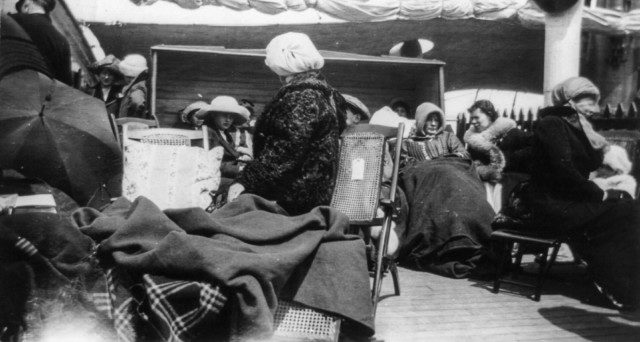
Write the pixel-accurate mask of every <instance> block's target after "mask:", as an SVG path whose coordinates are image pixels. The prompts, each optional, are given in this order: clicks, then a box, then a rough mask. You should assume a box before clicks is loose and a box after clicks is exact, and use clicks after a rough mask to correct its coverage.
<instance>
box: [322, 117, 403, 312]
mask: <svg viewBox="0 0 640 342" xmlns="http://www.w3.org/2000/svg"><path fill="white" fill-rule="evenodd" d="M370 127H373V126H370ZM403 133H404V124H402V123H401V124H400V125H399V126H398V129H397V133H396V137H395V138H396V139H397V141H396V142H395V151H394V154H393V157H394V163H393V172H392V176H391V187H390V193H389V198H381V189H382V178H383V177H382V176H383V172H384V171H383V168H384V163H385V160H384V156H385V154H386V153H385V151H386V148H387V140H388V138H389V134H387V135H384V134H382V133H380V132H375V129H373V131H363V130H361V131H359V132H354V133H348V134H346V135H344V137H343V138H342V144H341V147H340V161H339V165H338V177H337V179H336V186H335V190H334V194H333V198H332V200H331V206H332V207H333V208H335V209H337V210H338V211H340V212H342V213H344V214H345V215H347V216H348V217H349V221H350V224H351V225H355V226H360V227H370V226H376V225H382V230H381V233H380V237H379V238H378V241H377V249H376V260H375V264H374V278H373V288H372V291H371V292H372V293H371V297H372V301H373V308H374V315H375V312H376V309H377V305H378V300H379V297H380V288H381V285H382V276H383V274H384V270H385V268H387V267H388V269H389V272H390V273H391V276H392V279H393V285H394V290H395V294H396V295H400V284H399V281H398V272H397V268H396V264H395V262H394V260H393V259H392V258H389V256H387V245H388V243H389V235H390V233H391V220H392V218H393V216H394V215H395V214H397V213H396V212H395V209H394V203H395V195H396V190H397V187H398V170H399V164H400V148H401V146H402V136H403ZM380 206H381V207H382V210H383V213H384V215H383V217H382V218H379V217H377V215H376V213H377V211H378V208H379V207H380Z"/></svg>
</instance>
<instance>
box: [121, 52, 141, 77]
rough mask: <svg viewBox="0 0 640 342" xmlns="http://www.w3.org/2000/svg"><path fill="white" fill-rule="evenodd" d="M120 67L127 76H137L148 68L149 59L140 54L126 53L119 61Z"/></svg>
mask: <svg viewBox="0 0 640 342" xmlns="http://www.w3.org/2000/svg"><path fill="white" fill-rule="evenodd" d="M118 68H119V69H120V72H122V74H123V75H125V76H127V77H137V76H138V75H140V73H141V72H143V71H145V70H147V59H146V58H144V56H142V55H138V54H131V55H126V56H125V57H124V59H123V60H122V61H121V62H120V63H118Z"/></svg>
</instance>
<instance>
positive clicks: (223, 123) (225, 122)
mask: <svg viewBox="0 0 640 342" xmlns="http://www.w3.org/2000/svg"><path fill="white" fill-rule="evenodd" d="M213 115H214V117H213V124H214V125H215V126H216V128H217V129H219V130H223V131H224V130H227V129H229V127H231V125H232V124H233V115H232V114H231V113H213Z"/></svg>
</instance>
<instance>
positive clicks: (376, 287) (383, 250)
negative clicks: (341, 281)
mask: <svg viewBox="0 0 640 342" xmlns="http://www.w3.org/2000/svg"><path fill="white" fill-rule="evenodd" d="M389 229H391V215H385V218H384V222H383V224H382V231H381V232H380V238H379V239H378V254H377V255H376V264H375V272H374V278H373V289H372V291H373V293H372V294H371V295H372V298H371V299H372V302H373V317H374V319H375V316H376V310H377V309H378V300H379V298H380V288H381V287H382V272H383V270H382V267H383V266H384V265H383V259H384V256H385V254H387V244H388V243H389Z"/></svg>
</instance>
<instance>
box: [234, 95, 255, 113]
mask: <svg viewBox="0 0 640 342" xmlns="http://www.w3.org/2000/svg"><path fill="white" fill-rule="evenodd" d="M238 104H239V105H241V106H242V107H244V108H246V109H247V110H248V111H249V114H250V115H253V114H254V113H255V108H254V107H255V105H254V104H253V102H251V101H249V100H247V99H240V101H238Z"/></svg>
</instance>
